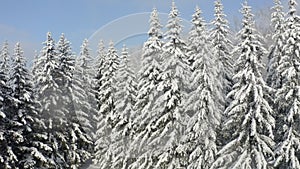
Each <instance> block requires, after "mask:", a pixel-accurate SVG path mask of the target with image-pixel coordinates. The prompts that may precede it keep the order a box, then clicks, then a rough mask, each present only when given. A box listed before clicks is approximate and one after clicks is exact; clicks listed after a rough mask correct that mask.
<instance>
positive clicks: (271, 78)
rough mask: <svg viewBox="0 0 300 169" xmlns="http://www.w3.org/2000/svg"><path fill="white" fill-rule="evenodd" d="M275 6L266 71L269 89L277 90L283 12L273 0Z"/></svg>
mask: <svg viewBox="0 0 300 169" xmlns="http://www.w3.org/2000/svg"><path fill="white" fill-rule="evenodd" d="M274 3H275V6H274V7H272V10H273V12H272V19H271V21H272V25H273V26H274V32H273V36H272V39H273V41H274V43H273V45H272V46H271V48H270V52H269V56H268V57H269V58H268V60H269V63H268V71H267V83H268V85H269V86H270V87H272V88H274V89H277V88H279V87H281V78H280V74H279V73H278V70H277V69H278V65H279V61H280V60H281V57H282V54H283V45H284V37H283V33H284V31H285V28H284V25H285V23H284V22H285V21H284V15H285V14H284V12H283V6H282V5H281V0H274Z"/></svg>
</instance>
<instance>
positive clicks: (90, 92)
mask: <svg viewBox="0 0 300 169" xmlns="http://www.w3.org/2000/svg"><path fill="white" fill-rule="evenodd" d="M93 77H94V68H93V59H92V57H91V55H90V49H89V44H88V40H87V39H85V40H84V41H83V43H82V45H81V51H80V56H79V57H78V58H77V60H76V65H75V72H74V76H73V81H72V83H73V86H72V87H73V89H72V91H73V104H74V106H75V113H76V116H77V120H79V123H80V124H81V127H82V128H83V130H84V132H85V133H86V134H88V135H87V137H88V140H93V139H94V137H95V136H94V135H95V134H94V132H95V131H94V130H95V129H94V125H95V124H93V123H94V121H95V115H96V112H97V109H96V106H95V104H96V99H95V93H96V91H95V90H94V88H93Z"/></svg>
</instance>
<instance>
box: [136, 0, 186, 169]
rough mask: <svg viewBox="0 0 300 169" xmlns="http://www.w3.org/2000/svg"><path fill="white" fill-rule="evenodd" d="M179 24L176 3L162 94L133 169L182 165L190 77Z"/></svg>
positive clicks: (165, 50) (171, 16)
mask: <svg viewBox="0 0 300 169" xmlns="http://www.w3.org/2000/svg"><path fill="white" fill-rule="evenodd" d="M180 22H181V19H180V18H179V13H178V10H177V8H176V6H175V3H174V2H173V3H172V10H171V12H170V14H169V21H168V24H167V28H168V31H167V33H166V37H167V39H168V42H167V43H166V44H165V45H164V47H163V54H162V58H163V61H162V65H163V69H162V73H161V74H159V77H158V78H159V79H161V81H160V82H159V84H158V87H157V88H158V91H160V94H159V96H158V97H157V99H156V100H155V102H154V106H153V109H152V110H151V111H150V112H149V114H150V115H151V116H150V117H151V118H149V120H150V121H148V124H147V125H146V127H145V130H144V131H142V132H141V133H140V134H139V136H138V137H139V138H142V140H141V141H140V142H139V144H138V145H137V146H138V147H139V149H140V152H141V155H139V156H138V157H137V160H136V161H135V162H134V163H133V164H132V168H178V167H179V165H180V164H179V159H178V158H176V157H177V156H178V152H177V150H176V147H177V143H178V140H179V138H180V137H181V135H182V132H183V127H184V123H185V120H184V118H183V107H182V106H183V102H184V98H185V96H186V91H187V89H186V86H187V84H186V83H187V77H188V75H189V66H188V63H187V57H186V51H187V46H186V44H185V42H184V41H183V40H182V39H181V37H180V33H181V25H180Z"/></svg>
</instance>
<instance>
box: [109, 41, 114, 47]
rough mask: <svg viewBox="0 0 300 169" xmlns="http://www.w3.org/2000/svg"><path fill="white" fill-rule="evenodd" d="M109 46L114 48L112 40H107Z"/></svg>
mask: <svg viewBox="0 0 300 169" xmlns="http://www.w3.org/2000/svg"><path fill="white" fill-rule="evenodd" d="M109 48H114V42H113V41H112V40H111V41H109Z"/></svg>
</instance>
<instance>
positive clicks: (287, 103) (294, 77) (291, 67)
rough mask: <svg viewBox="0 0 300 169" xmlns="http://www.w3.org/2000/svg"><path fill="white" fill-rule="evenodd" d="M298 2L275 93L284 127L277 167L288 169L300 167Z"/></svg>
mask: <svg viewBox="0 0 300 169" xmlns="http://www.w3.org/2000/svg"><path fill="white" fill-rule="evenodd" d="M296 5H297V3H296V1H295V0H290V1H289V12H288V18H287V19H286V21H285V22H286V26H285V31H284V33H283V36H284V40H283V41H284V42H285V43H284V45H283V47H282V48H281V49H282V50H283V54H282V55H281V59H280V61H279V65H278V67H277V70H278V75H279V77H282V81H281V83H282V86H281V88H279V89H278V90H277V92H276V104H277V105H278V113H280V114H281V115H282V116H281V118H282V119H281V118H280V119H279V120H280V121H282V122H283V124H281V126H280V127H281V129H280V133H279V134H278V135H279V136H281V137H280V138H279V144H278V146H277V149H276V155H277V159H276V162H275V166H278V167H279V168H286V169H296V168H299V167H300V162H299V159H300V155H299V154H300V151H299V146H300V135H299V130H300V128H299V126H300V121H299V115H300V111H299V104H300V96H299V86H300V81H299V75H300V74H299V73H300V72H299V62H300V54H299V52H300V44H299V42H300V39H299V36H300V17H299V16H298V15H297V14H296Z"/></svg>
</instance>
